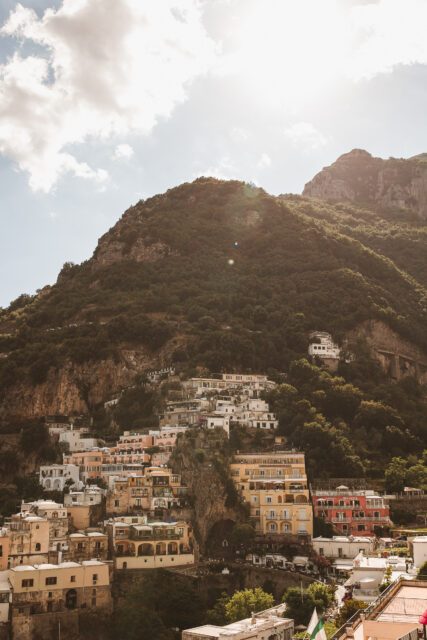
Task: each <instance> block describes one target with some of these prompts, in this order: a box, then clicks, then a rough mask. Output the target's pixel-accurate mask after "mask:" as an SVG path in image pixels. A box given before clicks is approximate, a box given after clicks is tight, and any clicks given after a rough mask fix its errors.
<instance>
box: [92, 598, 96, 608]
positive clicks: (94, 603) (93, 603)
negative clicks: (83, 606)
mask: <svg viewBox="0 0 427 640" xmlns="http://www.w3.org/2000/svg"><path fill="white" fill-rule="evenodd" d="M91 605H92V607H96V598H92V600H91Z"/></svg>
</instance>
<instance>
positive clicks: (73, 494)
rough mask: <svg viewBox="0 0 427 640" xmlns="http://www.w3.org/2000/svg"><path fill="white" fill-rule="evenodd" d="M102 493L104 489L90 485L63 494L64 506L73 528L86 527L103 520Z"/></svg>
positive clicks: (103, 493)
mask: <svg viewBox="0 0 427 640" xmlns="http://www.w3.org/2000/svg"><path fill="white" fill-rule="evenodd" d="M104 495H105V490H103V489H100V488H99V487H97V486H92V487H85V488H84V489H83V491H70V493H68V494H66V495H65V496H64V506H65V507H67V511H68V515H69V518H70V524H71V525H72V526H73V527H74V529H87V528H88V527H91V526H96V525H97V524H98V522H100V521H101V520H103V518H104V515H105V514H104V501H105V499H104Z"/></svg>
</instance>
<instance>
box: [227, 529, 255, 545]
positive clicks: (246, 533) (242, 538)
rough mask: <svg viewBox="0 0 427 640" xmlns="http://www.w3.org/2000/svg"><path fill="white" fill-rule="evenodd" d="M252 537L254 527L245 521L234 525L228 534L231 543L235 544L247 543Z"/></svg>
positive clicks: (253, 535)
mask: <svg viewBox="0 0 427 640" xmlns="http://www.w3.org/2000/svg"><path fill="white" fill-rule="evenodd" d="M254 538H255V529H254V528H253V527H252V526H251V525H250V524H246V523H242V524H236V525H234V527H233V531H232V532H231V536H230V540H231V543H232V544H234V545H236V546H240V545H249V544H250V543H251V542H253V539H254Z"/></svg>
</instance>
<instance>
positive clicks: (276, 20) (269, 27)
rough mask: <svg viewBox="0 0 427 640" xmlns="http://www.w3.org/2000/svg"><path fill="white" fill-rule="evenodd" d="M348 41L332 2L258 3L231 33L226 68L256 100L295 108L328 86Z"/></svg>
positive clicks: (340, 68)
mask: <svg viewBox="0 0 427 640" xmlns="http://www.w3.org/2000/svg"><path fill="white" fill-rule="evenodd" d="M350 42H351V37H350V34H349V32H348V27H346V21H345V17H344V13H343V10H342V7H341V8H340V6H339V3H338V2H336V1H335V0H322V1H321V2H320V1H319V0H264V1H263V2H262V3H257V4H256V5H255V6H254V7H253V8H252V9H251V11H250V12H249V13H248V14H247V15H246V16H244V17H242V20H241V22H240V23H239V25H238V29H236V37H235V51H234V53H233V55H232V65H234V70H235V71H236V72H237V73H238V74H239V76H240V77H241V78H242V79H243V80H244V82H248V83H249V84H250V85H253V87H254V88H256V93H257V94H258V96H259V98H260V99H261V100H264V101H269V102H270V103H272V104H273V105H275V104H277V105H278V106H279V105H280V106H284V105H286V104H287V105H288V106H289V107H293V108H295V107H300V106H301V104H302V103H304V101H306V100H308V99H310V98H311V99H313V98H315V97H316V96H317V95H318V94H319V93H321V92H322V91H325V90H327V89H328V88H330V87H331V85H332V84H333V83H334V81H335V80H336V79H337V78H338V77H339V76H340V74H341V73H342V72H343V65H344V60H345V58H346V57H347V55H348V51H349V48H350V46H351V44H350Z"/></svg>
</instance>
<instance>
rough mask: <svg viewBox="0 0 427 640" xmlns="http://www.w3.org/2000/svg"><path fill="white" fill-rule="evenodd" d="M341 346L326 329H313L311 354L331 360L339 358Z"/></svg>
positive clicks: (309, 348) (309, 350) (309, 353)
mask: <svg viewBox="0 0 427 640" xmlns="http://www.w3.org/2000/svg"><path fill="white" fill-rule="evenodd" d="M340 352H341V350H340V348H339V346H338V345H337V344H335V342H334V341H333V340H332V336H331V334H330V333H326V331H313V333H311V334H310V346H309V347H308V355H309V356H312V357H313V356H317V357H319V358H325V359H330V360H339V357H340Z"/></svg>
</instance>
